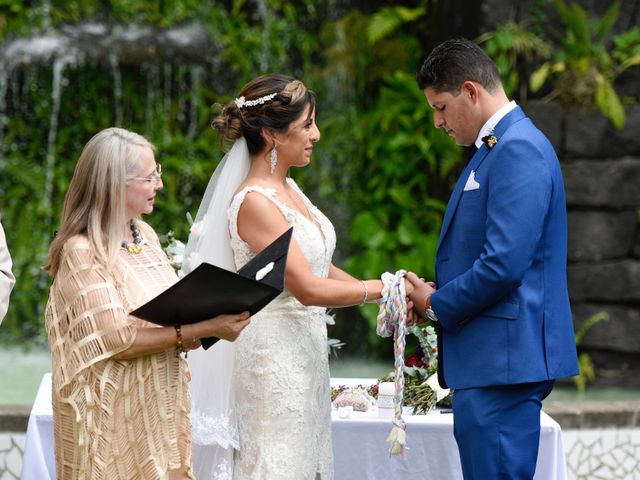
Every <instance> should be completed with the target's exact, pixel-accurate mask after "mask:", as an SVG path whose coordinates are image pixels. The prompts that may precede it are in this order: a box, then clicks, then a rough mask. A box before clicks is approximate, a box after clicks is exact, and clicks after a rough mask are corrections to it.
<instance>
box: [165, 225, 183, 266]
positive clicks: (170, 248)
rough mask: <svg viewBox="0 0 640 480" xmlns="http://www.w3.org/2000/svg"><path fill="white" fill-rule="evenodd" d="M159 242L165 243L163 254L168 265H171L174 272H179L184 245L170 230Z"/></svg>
mask: <svg viewBox="0 0 640 480" xmlns="http://www.w3.org/2000/svg"><path fill="white" fill-rule="evenodd" d="M161 241H163V243H164V242H166V243H167V246H166V247H164V252H165V253H166V254H167V258H168V259H169V263H171V266H172V267H173V268H174V270H175V271H176V272H180V268H181V267H182V261H183V260H184V250H185V244H184V243H182V242H181V241H180V240H177V239H176V238H175V236H174V234H173V231H172V230H169V231H168V232H167V234H166V235H163V238H161Z"/></svg>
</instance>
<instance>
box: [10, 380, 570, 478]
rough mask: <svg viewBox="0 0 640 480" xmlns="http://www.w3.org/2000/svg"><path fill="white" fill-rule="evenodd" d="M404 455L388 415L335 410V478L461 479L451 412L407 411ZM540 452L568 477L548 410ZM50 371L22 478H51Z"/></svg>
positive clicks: (545, 470)
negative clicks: (392, 443) (394, 443)
mask: <svg viewBox="0 0 640 480" xmlns="http://www.w3.org/2000/svg"><path fill="white" fill-rule="evenodd" d="M372 383H375V379H345V378H334V379H331V384H332V385H334V386H338V385H360V384H361V385H369V384H372ZM404 419H405V421H406V423H407V445H408V447H409V449H410V450H409V451H408V454H407V458H406V459H402V458H398V457H390V456H389V453H388V452H389V444H388V443H386V439H387V436H388V435H389V432H390V431H391V420H389V419H382V418H378V417H377V416H375V415H372V414H366V413H358V412H356V413H354V414H352V416H351V418H348V419H341V418H339V415H338V413H337V412H333V418H332V431H333V455H334V465H335V480H352V479H354V480H365V479H366V480H375V479H391V478H392V479H398V480H414V479H416V480H417V479H420V480H423V479H429V480H461V479H462V470H461V468H460V457H459V455H458V447H457V445H456V442H455V439H454V438H453V415H452V414H450V413H440V411H439V410H436V411H434V412H431V413H429V414H428V415H416V416H412V415H407V416H405V417H404ZM540 425H541V435H540V451H539V454H538V464H537V468H536V476H535V479H536V480H566V478H567V476H566V466H565V458H564V447H563V443H562V432H561V430H560V425H558V423H557V422H555V421H554V420H553V419H552V418H551V417H549V416H548V415H547V414H546V413H544V412H542V414H541V416H540ZM54 479H55V460H54V450H53V419H52V415H51V374H45V375H44V377H43V378H42V382H41V383H40V388H39V389H38V394H37V395H36V399H35V402H34V405H33V408H32V410H31V416H30V417H29V425H28V428H27V438H26V442H25V451H24V462H23V470H22V480H54Z"/></svg>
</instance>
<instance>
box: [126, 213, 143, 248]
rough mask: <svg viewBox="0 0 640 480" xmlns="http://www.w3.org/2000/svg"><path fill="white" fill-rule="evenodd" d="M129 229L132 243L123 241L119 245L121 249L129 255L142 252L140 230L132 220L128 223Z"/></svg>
mask: <svg viewBox="0 0 640 480" xmlns="http://www.w3.org/2000/svg"><path fill="white" fill-rule="evenodd" d="M129 228H131V235H132V236H133V243H129V242H127V241H126V240H123V241H122V244H121V245H122V248H126V249H127V251H128V252H129V253H140V252H141V251H142V235H140V229H139V228H138V225H136V224H135V222H134V221H133V219H132V220H131V221H130V222H129Z"/></svg>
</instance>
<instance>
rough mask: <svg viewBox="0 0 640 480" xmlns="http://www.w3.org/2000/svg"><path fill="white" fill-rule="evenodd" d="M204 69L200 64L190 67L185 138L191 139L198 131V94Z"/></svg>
mask: <svg viewBox="0 0 640 480" xmlns="http://www.w3.org/2000/svg"><path fill="white" fill-rule="evenodd" d="M203 74H204V69H203V68H202V66H201V65H194V66H193V67H191V102H190V107H189V113H190V115H189V130H187V138H188V139H189V140H193V139H194V138H195V136H196V134H197V133H198V127H199V126H200V115H199V113H200V112H199V111H198V103H199V102H198V95H200V85H201V83H202V76H203Z"/></svg>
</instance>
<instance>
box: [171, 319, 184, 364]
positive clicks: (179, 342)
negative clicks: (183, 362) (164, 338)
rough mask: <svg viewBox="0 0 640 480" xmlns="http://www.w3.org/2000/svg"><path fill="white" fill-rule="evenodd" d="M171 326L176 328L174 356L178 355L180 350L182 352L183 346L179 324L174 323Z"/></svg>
mask: <svg viewBox="0 0 640 480" xmlns="http://www.w3.org/2000/svg"><path fill="white" fill-rule="evenodd" d="M173 328H175V329H176V357H178V356H180V354H181V353H182V352H184V346H183V344H182V330H181V328H180V325H174V326H173Z"/></svg>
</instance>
